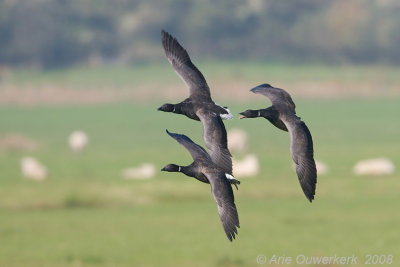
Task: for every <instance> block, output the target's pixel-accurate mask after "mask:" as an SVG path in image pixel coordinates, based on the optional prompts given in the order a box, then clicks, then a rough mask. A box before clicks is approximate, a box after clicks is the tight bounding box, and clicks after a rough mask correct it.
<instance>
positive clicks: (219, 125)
mask: <svg viewBox="0 0 400 267" xmlns="http://www.w3.org/2000/svg"><path fill="white" fill-rule="evenodd" d="M161 37H162V38H161V39H162V44H163V47H164V50H165V54H166V55H167V58H168V60H169V62H170V63H171V64H172V66H173V68H174V70H175V71H176V73H177V74H178V75H179V76H180V77H181V78H182V80H183V81H184V82H185V83H186V85H187V87H188V88H189V92H190V96H189V97H188V98H187V99H185V100H184V101H183V102H181V103H179V104H175V105H174V104H164V105H163V106H161V107H160V108H159V109H158V110H161V111H165V112H173V113H178V114H183V115H186V116H187V117H189V118H191V119H194V120H200V121H201V123H202V125H203V139H204V142H205V144H206V147H207V149H208V153H209V154H210V157H211V159H212V160H213V162H214V163H215V164H216V165H218V166H219V167H221V168H222V169H223V170H224V171H225V172H226V173H228V174H232V155H231V153H230V152H229V149H228V143H227V134H226V129H225V125H224V123H223V121H222V119H231V118H232V117H233V116H232V114H231V113H230V111H229V109H227V108H223V107H221V106H219V105H217V104H215V103H214V102H213V101H212V99H211V95H210V88H209V87H208V85H207V82H206V80H205V79H204V77H203V75H202V74H201V72H200V71H199V70H198V69H197V68H196V66H195V65H193V63H192V61H191V60H190V58H189V55H188V53H187V52H186V50H185V49H184V48H183V47H182V46H181V45H180V44H179V43H178V41H177V40H176V39H175V38H173V37H172V36H171V35H170V34H168V33H167V32H165V31H162V32H161ZM235 186H236V185H235Z"/></svg>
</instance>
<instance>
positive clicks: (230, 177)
mask: <svg viewBox="0 0 400 267" xmlns="http://www.w3.org/2000/svg"><path fill="white" fill-rule="evenodd" d="M225 177H226V179H228V180H236V178H235V177H233V176H232V175H230V174H229V173H225Z"/></svg>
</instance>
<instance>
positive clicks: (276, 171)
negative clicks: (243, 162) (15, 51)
mask: <svg viewBox="0 0 400 267" xmlns="http://www.w3.org/2000/svg"><path fill="white" fill-rule="evenodd" d="M225 66H226V67H225ZM227 66H229V64H227V63H224V64H222V63H221V64H216V63H215V64H209V65H207V64H204V65H203V66H202V65H200V69H201V70H203V69H204V71H203V73H204V74H205V76H206V78H207V79H208V80H209V84H210V85H211V86H212V88H211V90H212V93H213V95H214V94H215V95H216V100H217V102H218V103H220V104H223V105H228V106H229V108H230V110H231V111H232V113H234V115H236V117H235V118H234V119H233V120H231V121H226V122H225V125H226V128H227V129H228V130H229V129H232V128H242V129H244V130H246V131H247V133H248V134H249V137H250V138H249V142H250V143H249V149H248V152H249V153H250V152H251V153H254V154H256V155H257V156H258V157H259V160H260V166H261V171H260V173H259V175H258V176H256V177H252V178H239V179H240V180H241V185H240V187H239V190H238V191H236V190H235V199H236V205H237V208H238V212H239V217H240V225H241V228H240V229H239V235H238V237H237V238H236V240H235V241H234V242H232V243H230V242H229V241H228V239H227V238H226V236H225V233H224V231H223V229H222V226H221V223H220V220H219V218H218V213H217V209H216V204H215V202H214V200H213V198H212V196H211V193H210V188H209V185H206V184H203V183H200V182H198V181H197V180H194V179H192V178H188V177H185V176H184V175H182V174H172V173H162V172H158V173H157V175H156V177H155V178H154V179H150V180H124V179H123V178H122V176H121V170H122V169H125V168H127V167H130V166H135V165H139V164H141V163H145V162H150V163H154V164H155V165H156V167H157V169H161V168H162V167H163V166H164V165H166V164H168V163H177V164H180V165H185V164H189V163H191V158H190V155H189V153H188V152H187V151H186V150H185V149H184V148H183V147H182V146H180V145H179V144H177V143H176V141H174V140H173V139H172V138H170V137H169V136H168V135H167V134H166V133H165V129H168V130H170V131H172V132H178V133H184V134H187V135H188V136H189V137H191V138H192V139H193V140H194V141H195V142H197V143H199V144H201V145H204V143H203V141H202V138H201V134H202V132H201V125H200V123H199V122H197V121H191V120H189V119H187V118H184V117H183V116H180V115H176V114H167V113H163V112H158V111H156V109H157V108H158V107H159V106H160V105H161V104H163V103H165V102H166V101H167V100H165V99H163V95H162V94H161V95H158V94H156V95H153V98H151V97H148V96H144V97H143V100H142V99H140V98H138V97H139V96H143V95H142V94H137V95H135V94H133V95H130V97H127V99H125V100H124V101H121V100H119V101H110V102H108V103H107V102H102V103H95V104H93V103H90V104H87V105H84V104H82V103H79V104H77V103H73V102H68V103H63V104H62V105H55V104H54V103H51V102H41V101H40V100H38V101H37V103H36V102H35V103H30V104H28V105H23V104H18V103H15V102H11V103H4V102H2V104H1V105H0V114H1V115H0V137H1V136H2V135H4V134H12V133H20V134H22V135H24V136H27V137H29V138H31V139H33V140H35V141H36V142H37V143H38V148H37V149H35V150H30V151H25V150H24V149H15V148H7V147H6V148H4V147H3V148H1V147H0V266H258V263H257V261H256V258H257V256H258V255H261V254H262V255H265V256H266V257H267V258H268V259H270V258H271V257H272V256H273V255H274V254H275V255H277V256H289V257H293V259H295V258H296V256H297V255H300V254H303V255H305V256H334V255H337V256H346V257H347V256H352V255H355V256H357V257H358V260H357V263H358V266H363V265H366V259H367V258H366V257H367V255H368V254H371V255H375V254H377V255H389V254H390V255H393V266H396V265H398V264H399V263H400V249H399V248H400V231H399V225H400V213H399V208H400V194H399V192H400V180H399V178H400V177H399V174H398V173H399V172H398V170H396V172H395V173H394V174H393V175H389V176H382V177H364V176H355V175H354V174H352V167H353V166H354V164H355V163H356V162H357V161H359V160H361V159H367V158H373V157H388V158H390V159H391V160H392V161H393V162H394V164H395V165H396V167H399V166H400V153H399V151H400V121H399V118H398V117H399V114H400V103H399V102H400V97H398V91H396V88H397V90H400V75H399V74H400V70H399V69H389V68H388V67H386V68H383V69H381V68H378V69H376V68H373V67H346V68H345V69H340V68H339V69H338V70H335V68H334V67H318V66H303V67H302V66H299V67H287V66H278V67H271V66H262V65H260V64H258V63H257V64H253V65H248V66H239V65H238V64H233V65H232V66H231V67H227ZM313 71H314V72H313ZM154 73H157V77H154ZM237 73H239V74H240V75H237ZM266 73H268V76H271V77H272V78H273V80H272V81H273V82H271V81H266V80H263V78H264V77H265V75H266ZM271 73H272V74H271ZM310 73H315V79H316V81H317V83H316V84H315V85H314V86H319V87H320V88H321V89H319V90H323V88H324V87H323V85H327V87H329V90H330V92H328V93H326V92H322V93H321V94H317V96H316V97H312V96H310V92H309V91H301V90H300V91H298V92H297V91H296V90H295V89H296V84H299V87H301V88H303V86H305V85H306V84H310V83H309V82H310V81H312V80H313V77H314V76H313V75H311V74H310ZM218 77H222V78H218ZM232 77H234V79H235V80H233V81H232V79H233V78H232ZM235 81H237V83H238V84H239V85H241V86H242V85H243V86H245V87H244V88H242V90H244V91H245V92H246V94H250V93H247V92H248V89H250V87H251V86H254V85H257V83H261V82H271V83H272V84H273V85H276V86H280V81H281V83H282V84H284V85H291V86H292V87H291V88H288V90H289V92H291V93H293V95H294V101H295V102H296V105H297V114H298V115H299V116H300V117H302V118H303V120H304V121H305V122H306V124H307V125H308V126H309V128H310V131H311V133H312V135H313V139H314V150H315V158H316V159H317V160H321V161H323V162H325V163H326V164H328V166H329V168H330V171H329V173H328V174H326V175H321V176H320V177H318V184H317V193H316V198H315V201H314V202H313V203H312V204H310V203H308V201H307V199H306V198H305V196H304V195H303V193H302V191H301V188H300V186H299V183H298V181H297V177H296V174H295V172H294V170H293V168H292V161H291V156H290V153H289V137H288V135H287V133H284V132H282V131H279V130H278V129H276V128H274V127H273V126H272V125H270V124H269V123H268V122H267V121H266V120H263V119H253V120H251V119H247V120H238V116H237V114H238V113H239V112H241V111H243V110H245V109H248V108H261V107H266V106H268V105H270V104H269V102H268V101H267V99H263V98H262V97H261V96H252V95H250V96H249V98H246V99H244V100H241V98H240V97H237V95H235V93H234V92H232V94H230V91H227V90H230V88H233V87H230V86H229V85H230V84H233V83H234V82H235ZM254 81H255V82H254ZM48 84H50V85H52V86H54V85H57V86H59V87H60V88H63V87H68V88H78V89H76V90H78V91H79V90H82V91H84V90H87V89H90V90H93V91H94V92H95V90H96V88H98V87H100V88H101V90H106V89H104V88H108V87H112V88H114V89H115V90H116V91H118V90H125V89H124V88H127V89H129V90H132V91H134V90H139V91H140V90H145V89H146V88H147V89H149V90H150V91H151V92H156V90H157V89H158V90H162V89H163V88H162V87H166V88H175V91H173V90H172V89H168V90H169V91H168V92H173V94H172V95H173V97H171V96H169V99H168V100H169V101H171V99H175V101H173V102H177V101H179V100H181V99H183V98H184V97H186V94H187V91H186V89H185V88H184V85H183V83H181V82H180V80H179V78H178V77H177V76H176V75H175V73H174V72H173V71H172V70H171V69H170V67H169V65H167V63H166V64H164V65H162V67H160V66H158V65H157V66H155V67H154V68H151V67H150V66H144V67H141V68H137V69H134V68H133V69H123V68H121V69H119V68H116V69H107V68H104V69H101V70H90V69H89V70H84V69H75V70H66V71H57V72H45V73H39V72H29V71H18V72H16V73H15V74H13V75H12V77H11V78H7V79H5V80H3V82H2V83H0V94H1V91H2V90H3V91H7V90H11V89H7V87H9V86H14V87H15V88H17V89H15V90H16V91H17V93H19V94H21V95H23V94H24V90H26V87H27V86H30V87H32V89H29V90H38V91H39V90H41V87H42V86H44V85H46V86H47V85H48ZM224 84H228V85H225V87H224ZM332 84H333V85H343V86H345V87H346V86H348V87H349V88H352V90H353V91H352V92H353V93H352V94H350V95H349V94H345V93H344V94H343V95H342V94H340V92H342V91H340V90H342V89H339V88H338V90H339V91H340V92H339V93H335V91H334V88H335V86H332ZM352 84H353V85H354V87H352V86H351V85H352ZM357 84H358V86H359V84H369V85H370V84H372V85H376V84H384V85H386V86H387V88H391V89H390V90H389V89H388V90H387V91H386V90H385V88H378V89H377V88H375V91H374V90H372V89H371V90H370V91H369V92H368V93H366V94H364V93H363V92H362V91H361V90H362V89H359V87H357V86H356V85H357ZM146 85H148V87H146ZM213 85H215V86H213ZM218 85H221V87H220V88H224V89H223V90H224V91H223V92H218V90H219V89H218V88H219V87H218ZM153 87H154V88H153ZM282 87H283V86H282ZM372 87H374V86H372ZM143 88H144V89H143ZM284 88H286V87H284ZM332 88H333V89H332ZM393 88H394V89H393ZM56 89H57V88H56ZM56 89H55V90H56ZM99 90H100V89H99ZM170 90H172V91H170ZM235 90H236V89H235ZM332 90H333V91H332ZM214 92H215V93H214ZM357 92H361V93H360V94H361V95H362V96H361V97H357ZM311 93H312V92H311ZM325 93H326V94H325ZM224 94H225V95H227V97H226V98H224V97H223V95H224ZM175 96H177V97H175ZM179 96H180V97H179ZM238 96H240V94H239V95H238ZM333 96H334V97H333ZM13 101H14V100H13ZM76 129H82V130H84V131H86V132H87V133H88V135H89V138H90V140H89V146H88V147H87V149H86V150H85V151H83V152H82V153H81V154H73V153H72V152H71V151H70V150H69V148H68V146H67V138H68V135H69V134H70V133H71V132H72V131H74V130H76ZM244 155H245V154H234V155H233V156H234V157H235V158H238V159H240V158H241V157H243V156H244ZM24 156H34V157H36V158H37V159H38V160H39V161H40V162H42V163H43V164H44V165H46V166H47V168H48V171H49V175H48V179H47V180H45V181H43V182H35V181H31V180H28V179H26V178H24V177H23V176H22V174H21V172H20V166H19V164H20V163H19V162H20V159H21V158H22V157H24ZM266 265H274V264H266ZM292 265H295V264H292ZM279 266H283V265H279ZM311 266H313V265H311ZM315 266H317V265H315ZM320 266H326V265H320Z"/></svg>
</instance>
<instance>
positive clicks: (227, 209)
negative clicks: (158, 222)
mask: <svg viewBox="0 0 400 267" xmlns="http://www.w3.org/2000/svg"><path fill="white" fill-rule="evenodd" d="M167 133H168V134H169V135H170V136H171V137H172V138H174V139H175V140H176V141H177V142H178V143H180V144H181V145H183V146H184V147H185V148H186V149H187V150H188V151H189V153H190V155H191V156H192V158H193V163H191V164H190V165H188V166H178V165H176V164H168V165H166V166H165V167H164V168H162V169H161V171H167V172H181V173H184V174H186V175H187V176H190V177H194V178H196V179H198V180H199V181H202V182H204V183H209V184H210V185H211V193H212V195H213V197H214V199H215V202H216V203H217V208H218V214H219V217H220V219H221V222H222V226H223V228H224V230H225V233H226V236H227V237H228V239H229V241H232V239H235V234H236V235H237V228H240V226H239V216H238V213H237V209H236V205H235V199H234V196H233V191H232V187H231V185H230V183H232V181H237V180H236V179H235V178H234V177H233V176H232V175H230V174H228V173H226V172H225V171H224V170H223V169H221V168H220V167H219V166H218V165H216V164H215V163H214V162H213V160H212V159H211V157H210V156H209V154H208V153H207V152H206V151H205V150H204V149H203V148H202V147H201V146H199V145H197V144H195V143H194V142H193V141H192V140H191V139H190V138H188V137H187V136H186V135H183V134H176V133H170V132H169V131H168V130H167Z"/></svg>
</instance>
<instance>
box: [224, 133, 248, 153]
mask: <svg viewBox="0 0 400 267" xmlns="http://www.w3.org/2000/svg"><path fill="white" fill-rule="evenodd" d="M248 139H249V137H248V135H247V133H246V132H245V131H243V130H242V129H238V128H234V129H231V130H229V131H228V148H229V150H230V151H235V152H244V151H245V150H246V149H247V146H248Z"/></svg>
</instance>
